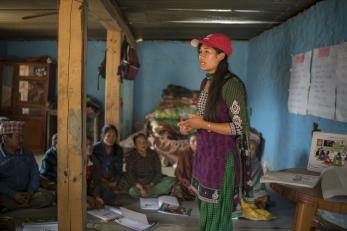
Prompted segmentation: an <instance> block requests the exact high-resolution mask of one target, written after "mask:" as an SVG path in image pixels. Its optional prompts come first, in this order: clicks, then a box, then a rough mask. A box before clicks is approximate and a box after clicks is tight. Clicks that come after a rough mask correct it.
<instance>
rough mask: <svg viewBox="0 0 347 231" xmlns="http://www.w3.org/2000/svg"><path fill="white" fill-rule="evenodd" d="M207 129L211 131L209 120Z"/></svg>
mask: <svg viewBox="0 0 347 231" xmlns="http://www.w3.org/2000/svg"><path fill="white" fill-rule="evenodd" d="M207 131H208V132H211V123H210V122H207Z"/></svg>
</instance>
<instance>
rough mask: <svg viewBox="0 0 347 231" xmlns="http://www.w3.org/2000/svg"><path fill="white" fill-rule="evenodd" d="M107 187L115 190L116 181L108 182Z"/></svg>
mask: <svg viewBox="0 0 347 231" xmlns="http://www.w3.org/2000/svg"><path fill="white" fill-rule="evenodd" d="M108 187H110V188H111V189H115V188H116V187H117V181H111V182H108Z"/></svg>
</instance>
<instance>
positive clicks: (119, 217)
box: [88, 206, 156, 231]
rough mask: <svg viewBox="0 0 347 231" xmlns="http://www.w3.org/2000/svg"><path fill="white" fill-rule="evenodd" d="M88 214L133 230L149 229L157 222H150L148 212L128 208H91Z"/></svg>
mask: <svg viewBox="0 0 347 231" xmlns="http://www.w3.org/2000/svg"><path fill="white" fill-rule="evenodd" d="M88 214H90V215H92V216H95V217H98V218H100V219H102V220H104V221H110V222H111V221H112V222H115V223H118V224H120V225H122V226H125V227H128V228H130V229H132V230H137V231H143V230H149V229H150V228H151V227H152V226H154V225H155V224H156V223H155V222H151V223H149V222H148V220H147V216H146V214H143V213H139V212H135V211H132V210H130V209H127V208H123V207H120V208H115V207H111V206H105V207H104V208H102V209H93V210H89V211H88Z"/></svg>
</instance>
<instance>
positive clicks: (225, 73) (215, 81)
mask: <svg viewBox="0 0 347 231" xmlns="http://www.w3.org/2000/svg"><path fill="white" fill-rule="evenodd" d="M200 47H201V44H200V45H199V47H198V51H200ZM213 49H215V50H216V52H217V54H220V53H222V52H223V51H222V50H220V49H218V48H213ZM229 76H230V71H229V65H228V56H227V55H225V57H224V59H223V60H222V61H220V63H219V64H218V66H217V70H216V72H215V73H214V74H213V78H212V82H211V85H210V88H209V90H208V98H207V103H206V108H205V113H204V119H205V120H207V121H211V122H215V121H216V120H217V115H218V110H219V107H218V105H219V103H218V100H219V99H220V96H221V94H222V88H223V85H224V83H225V81H226V80H227V79H228V77H229Z"/></svg>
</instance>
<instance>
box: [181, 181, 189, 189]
mask: <svg viewBox="0 0 347 231" xmlns="http://www.w3.org/2000/svg"><path fill="white" fill-rule="evenodd" d="M181 184H182V185H183V186H184V187H186V188H188V187H189V186H190V182H189V180H187V179H181Z"/></svg>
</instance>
